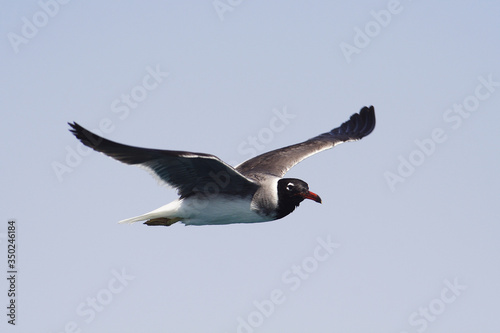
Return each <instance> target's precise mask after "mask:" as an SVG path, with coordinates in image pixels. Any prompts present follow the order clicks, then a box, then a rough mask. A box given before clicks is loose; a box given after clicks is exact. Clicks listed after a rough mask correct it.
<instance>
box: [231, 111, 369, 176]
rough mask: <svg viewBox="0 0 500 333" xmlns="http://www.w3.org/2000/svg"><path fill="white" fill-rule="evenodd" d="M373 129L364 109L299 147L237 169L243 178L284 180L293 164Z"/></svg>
mask: <svg viewBox="0 0 500 333" xmlns="http://www.w3.org/2000/svg"><path fill="white" fill-rule="evenodd" d="M374 128H375V110H374V108H373V106H370V107H364V108H363V109H361V111H360V112H359V113H355V114H353V115H352V116H351V118H350V119H349V120H348V121H346V122H344V123H343V124H342V125H341V126H340V127H337V128H334V129H333V130H331V131H330V132H326V133H323V134H320V135H318V136H316V137H314V138H311V139H309V140H307V141H304V142H302V143H298V144H295V145H291V146H288V147H284V148H280V149H276V150H273V151H270V152H267V153H264V154H261V155H259V156H256V157H254V158H251V159H249V160H247V161H245V162H243V163H241V164H240V165H238V166H237V167H236V170H238V171H239V172H241V173H242V174H244V175H250V174H254V173H268V174H272V175H274V176H277V177H283V176H284V175H285V173H287V172H288V170H290V169H291V168H292V167H293V166H294V165H295V164H297V163H299V162H300V161H302V160H303V159H305V158H307V157H309V156H311V155H314V154H316V153H319V152H320V151H323V150H325V149H329V148H333V147H334V146H336V145H338V144H340V143H342V142H348V141H355V140H359V139H361V138H363V137H365V136H367V135H368V134H370V133H371V132H372V131H373V129H374Z"/></svg>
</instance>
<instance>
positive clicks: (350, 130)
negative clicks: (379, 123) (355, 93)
mask: <svg viewBox="0 0 500 333" xmlns="http://www.w3.org/2000/svg"><path fill="white" fill-rule="evenodd" d="M375 123H376V120H375V108H374V107H373V106H365V107H363V108H362V109H361V111H359V113H355V114H353V115H352V116H351V118H349V120H348V121H346V122H344V123H343V124H342V125H341V126H340V127H337V128H336V129H334V130H333V132H334V133H335V134H337V135H346V136H347V137H349V138H350V139H354V140H359V139H361V138H363V137H365V136H367V135H368V134H370V133H371V132H372V131H373V129H374V128H375Z"/></svg>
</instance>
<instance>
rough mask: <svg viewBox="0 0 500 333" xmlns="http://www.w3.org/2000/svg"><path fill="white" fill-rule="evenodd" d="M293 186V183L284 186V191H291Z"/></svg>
mask: <svg viewBox="0 0 500 333" xmlns="http://www.w3.org/2000/svg"><path fill="white" fill-rule="evenodd" d="M294 186H295V185H293V183H288V185H287V186H286V190H287V191H291V190H293V188H294Z"/></svg>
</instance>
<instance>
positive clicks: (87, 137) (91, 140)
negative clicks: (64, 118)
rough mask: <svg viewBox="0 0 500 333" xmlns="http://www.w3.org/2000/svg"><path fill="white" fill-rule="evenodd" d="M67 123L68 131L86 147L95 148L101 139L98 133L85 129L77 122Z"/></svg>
mask: <svg viewBox="0 0 500 333" xmlns="http://www.w3.org/2000/svg"><path fill="white" fill-rule="evenodd" d="M68 125H69V126H70V127H71V128H70V129H69V131H70V132H71V133H72V134H73V135H74V136H75V137H76V138H77V139H78V140H80V141H81V142H82V143H83V144H84V145H85V146H87V147H90V148H93V149H95V148H96V147H97V146H98V145H99V143H101V142H102V141H103V138H101V137H100V136H99V135H96V134H94V133H92V132H90V131H89V130H86V129H85V128H83V127H82V126H81V125H80V124H78V123H77V122H73V123H68Z"/></svg>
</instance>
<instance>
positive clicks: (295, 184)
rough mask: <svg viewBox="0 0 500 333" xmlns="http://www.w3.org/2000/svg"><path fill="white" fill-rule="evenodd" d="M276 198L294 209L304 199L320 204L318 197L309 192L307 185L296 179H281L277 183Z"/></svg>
mask: <svg viewBox="0 0 500 333" xmlns="http://www.w3.org/2000/svg"><path fill="white" fill-rule="evenodd" d="M278 198H279V200H280V201H284V202H286V203H288V204H293V205H294V206H295V207H296V206H298V205H299V204H300V203H301V202H302V201H304V199H310V200H314V201H316V202H319V203H321V198H320V197H319V195H317V194H316V193H313V192H311V191H309V185H307V183H306V182H305V181H303V180H300V179H296V178H283V179H280V180H279V181H278Z"/></svg>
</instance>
